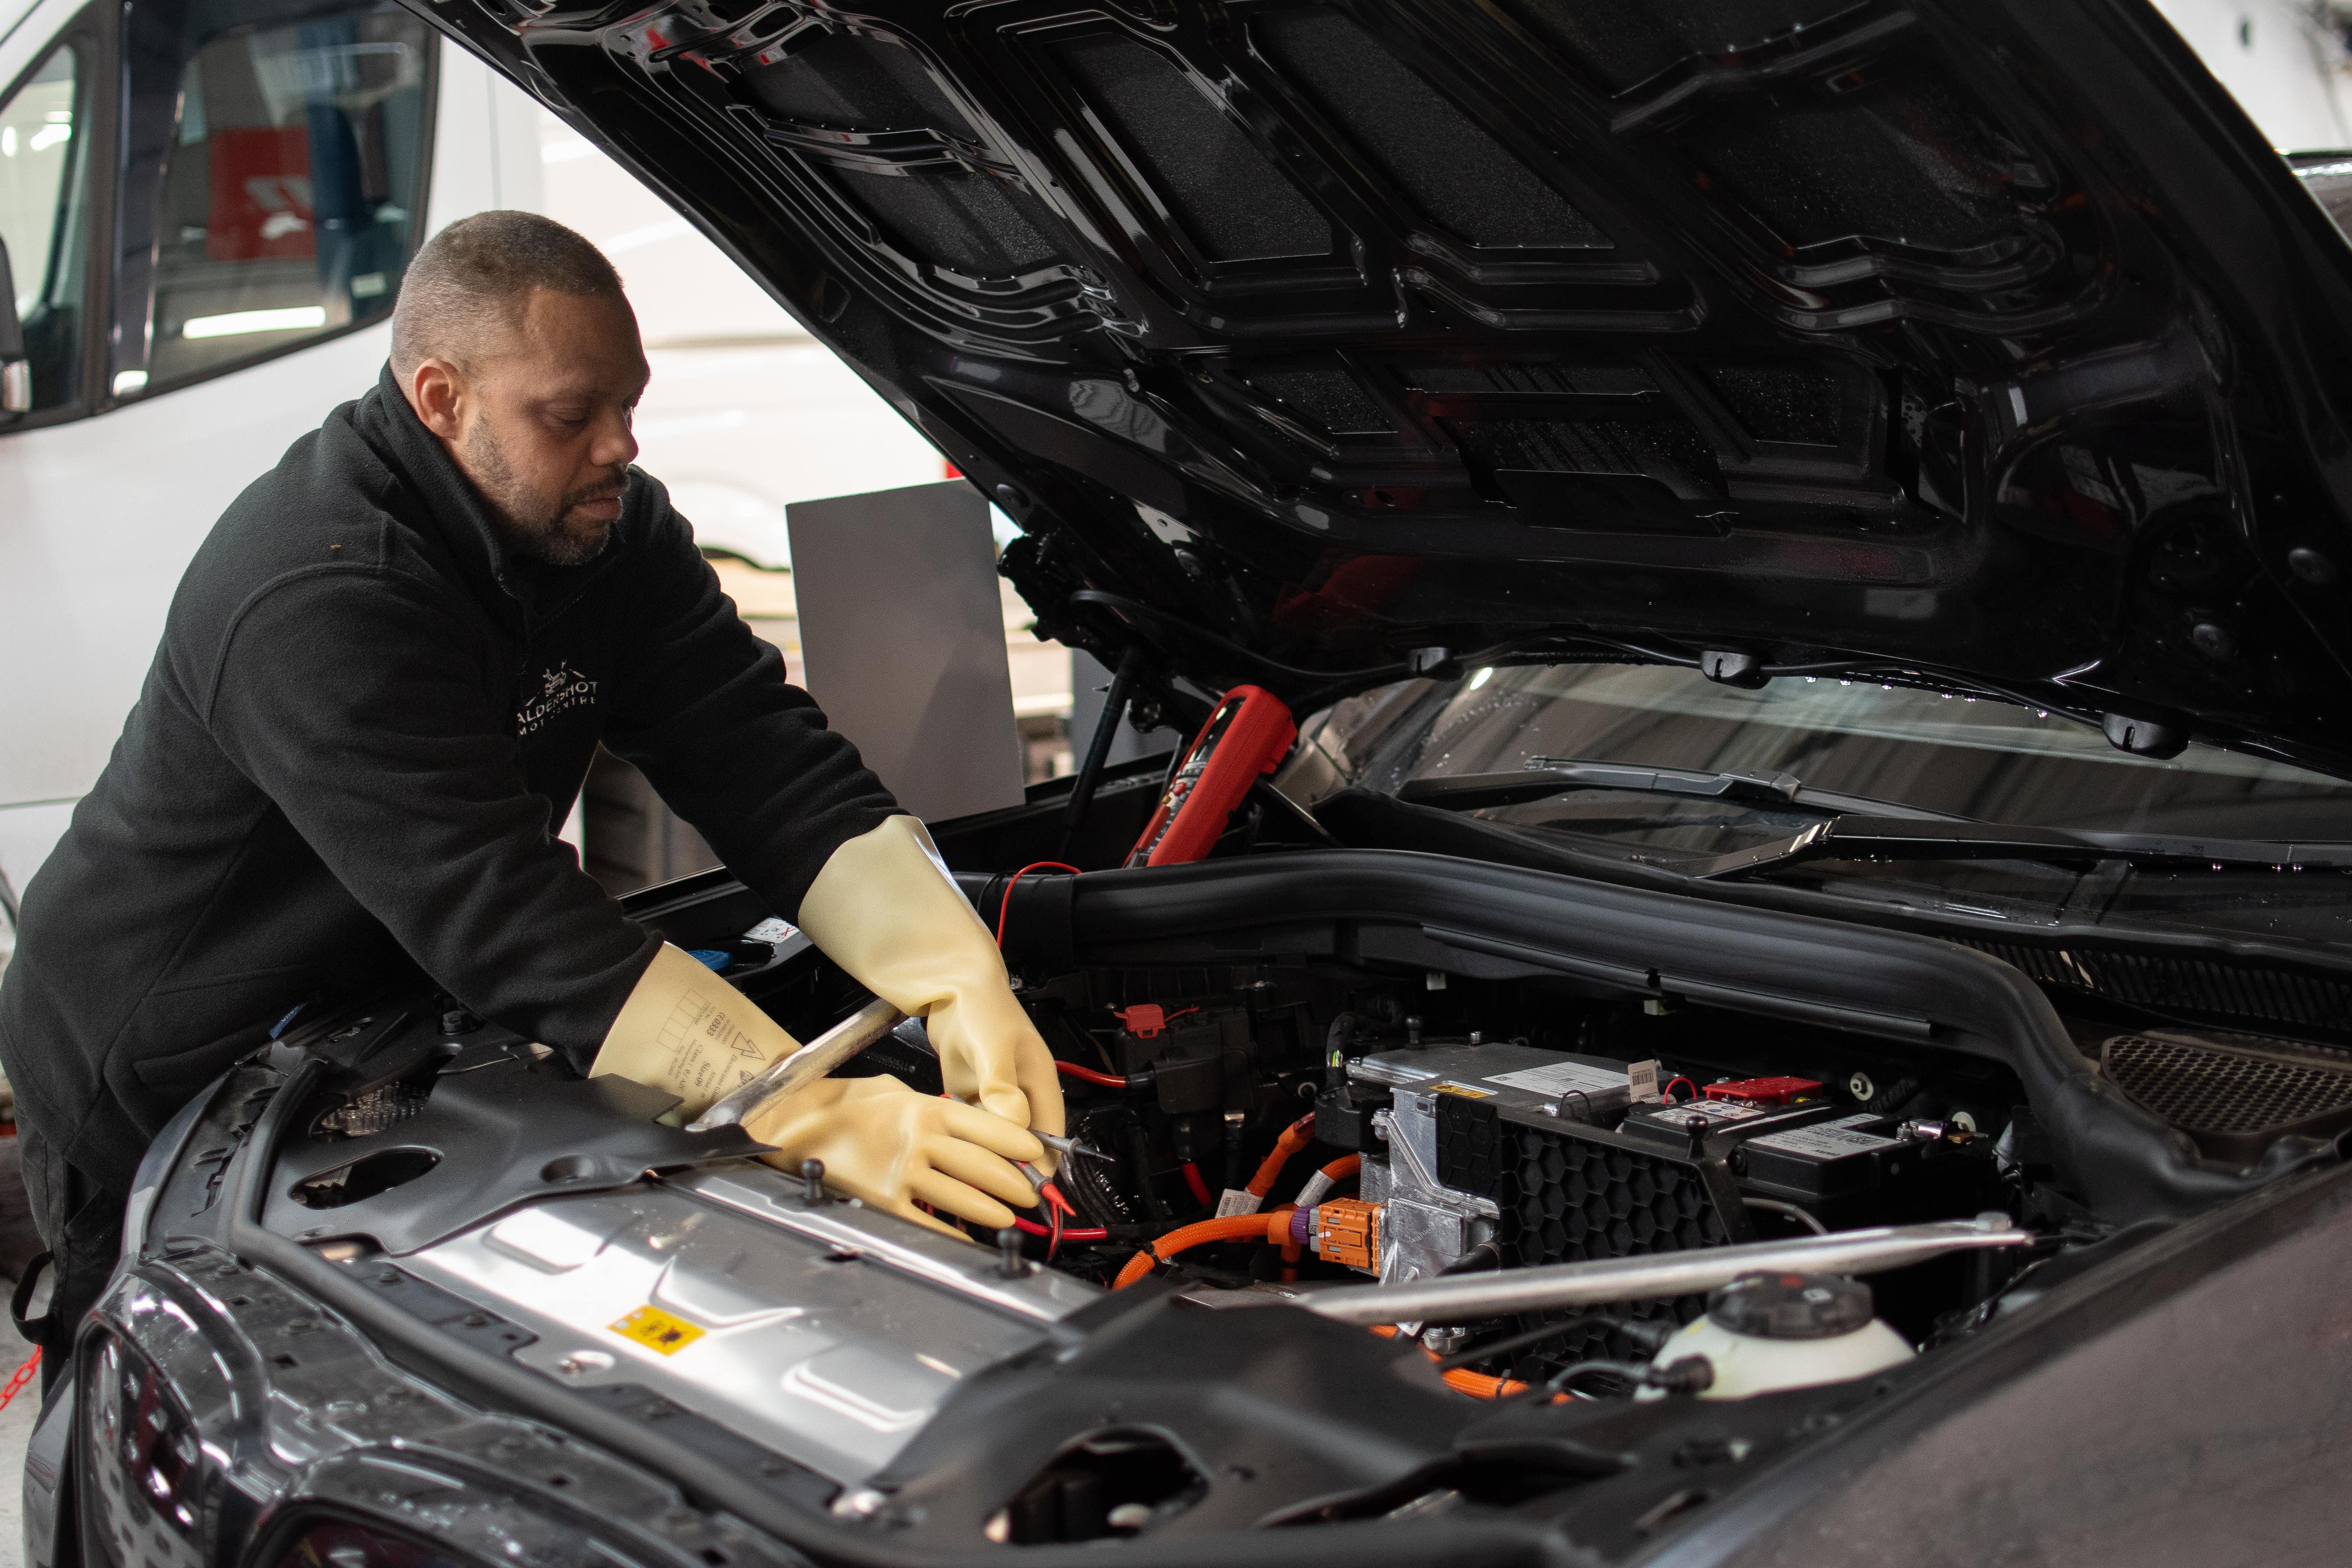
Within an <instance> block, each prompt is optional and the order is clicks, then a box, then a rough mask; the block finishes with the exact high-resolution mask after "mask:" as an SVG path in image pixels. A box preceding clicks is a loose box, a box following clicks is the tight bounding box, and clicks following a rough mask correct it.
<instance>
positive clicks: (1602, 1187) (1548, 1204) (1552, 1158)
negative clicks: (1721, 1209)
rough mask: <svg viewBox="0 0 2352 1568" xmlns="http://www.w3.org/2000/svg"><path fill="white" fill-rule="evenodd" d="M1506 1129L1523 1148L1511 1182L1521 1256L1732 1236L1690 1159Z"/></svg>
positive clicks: (1601, 1253)
mask: <svg viewBox="0 0 2352 1568" xmlns="http://www.w3.org/2000/svg"><path fill="white" fill-rule="evenodd" d="M1505 1131H1507V1133H1508V1134H1510V1135H1511V1136H1509V1138H1508V1139H1507V1142H1510V1143H1511V1144H1514V1145H1516V1152H1517V1162H1516V1167H1515V1168H1514V1169H1513V1170H1512V1171H1511V1172H1510V1173H1509V1179H1508V1181H1507V1184H1506V1185H1507V1187H1508V1188H1509V1189H1511V1198H1510V1203H1509V1205H1508V1206H1509V1207H1510V1208H1512V1209H1514V1210H1516V1211H1517V1220H1518V1225H1517V1233H1518V1234H1517V1236H1516V1237H1513V1238H1512V1241H1511V1246H1512V1247H1514V1248H1515V1249H1516V1251H1517V1261H1518V1262H1520V1263H1527V1264H1532V1263H1566V1262H1575V1261H1579V1260H1581V1259H1584V1258H1634V1257H1640V1256H1642V1255H1643V1254H1646V1253H1653V1252H1680V1251H1682V1250H1684V1249H1685V1248H1686V1247H1720V1246H1722V1245H1723V1244H1724V1243H1725V1242H1727V1241H1728V1240H1729V1239H1730V1238H1729V1237H1727V1236H1726V1235H1725V1234H1724V1229H1723V1222H1722V1220H1721V1219H1720V1218H1718V1217H1717V1215H1716V1212H1715V1204H1714V1201H1713V1200H1712V1199H1711V1198H1710V1197H1709V1196H1708V1195H1707V1191H1706V1186H1705V1185H1704V1184H1702V1183H1701V1182H1700V1180H1699V1177H1698V1173H1697V1172H1696V1171H1695V1170H1693V1169H1691V1168H1690V1167H1688V1166H1686V1165H1676V1164H1674V1163H1671V1162H1669V1161H1665V1160H1662V1159H1658V1158H1656V1157H1654V1156H1653V1155H1648V1154H1637V1153H1634V1152H1632V1151H1630V1150H1625V1149H1612V1148H1610V1147H1608V1146H1607V1145H1605V1144H1601V1143H1588V1142H1584V1141H1582V1140H1581V1139H1577V1138H1568V1137H1561V1136H1559V1135H1558V1134H1556V1133H1549V1132H1543V1131H1538V1130H1536V1129H1534V1128H1522V1127H1507V1128H1506V1130H1505ZM1496 1202H1497V1203H1502V1202H1504V1199H1503V1198H1502V1197H1501V1196H1500V1195H1497V1196H1496Z"/></svg>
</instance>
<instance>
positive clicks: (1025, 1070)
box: [800, 816, 1064, 1224]
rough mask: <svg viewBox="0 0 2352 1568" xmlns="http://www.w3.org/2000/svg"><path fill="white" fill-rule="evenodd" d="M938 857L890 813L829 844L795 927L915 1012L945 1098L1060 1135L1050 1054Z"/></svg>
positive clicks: (912, 824) (1058, 1090) (1058, 1089)
mask: <svg viewBox="0 0 2352 1568" xmlns="http://www.w3.org/2000/svg"><path fill="white" fill-rule="evenodd" d="M937 853H938V852H937V851H936V850H935V849H933V848H932V847H931V838H930V835H929V834H928V833H926V832H924V831H923V825H922V824H921V823H920V822H918V821H917V820H916V819H915V818H913V817H911V816H894V817H891V818H890V819H889V820H887V821H886V822H885V823H883V824H882V826H879V827H877V828H875V829H874V830H873V831H872V832H870V833H865V834H861V835H859V836H858V837H856V838H853V839H851V840H850V841H849V842H848V843H846V844H844V845H843V846H842V847H840V848H838V849H836V850H835V851H834V852H833V856H832V858H830V859H828V860H826V861H825V863H824V870H822V871H820V872H818V873H817V879H816V881H815V883H814V885H812V886H811V887H810V889H809V890H808V896H807V897H806V898H805V899H803V900H802V901H801V909H800V927H801V929H802V930H803V931H806V932H807V933H808V935H809V940H810V941H812V942H815V943H816V944H817V946H819V947H821V948H823V949H824V952H825V955H826V956H827V957H829V958H831V959H832V960H833V961H834V962H835V963H838V964H839V965H841V967H842V968H844V969H845V970H847V971H848V972H849V973H851V974H852V975H854V976H856V978H857V980H858V981H859V982H860V983H862V984H865V985H866V988H867V989H869V990H871V991H872V992H873V993H874V994H876V995H877V996H879V997H881V998H883V999H884V1000H886V1001H887V1002H888V1003H890V1005H893V1006H895V1007H897V1008H898V1010H899V1011H900V1012H902V1013H905V1014H907V1015H908V1016H910V1017H917V1018H920V1019H922V1020H923V1027H924V1030H925V1032H926V1033H927V1034H929V1037H930V1041H931V1046H932V1048H933V1049H935V1050H937V1051H938V1052H939V1053H940V1073H941V1075H942V1076H943V1078H944V1079H945V1081H946V1085H947V1091H948V1092H949V1093H950V1094H951V1095H954V1096H955V1097H956V1098H957V1099H959V1100H965V1101H968V1102H970V1103H972V1104H976V1105H978V1106H980V1107H981V1108H982V1109H983V1110H989V1111H992V1112H994V1113H995V1114H996V1115H998V1116H1001V1117H1003V1119H1004V1120H1005V1121H1010V1122H1012V1123H1013V1125H1014V1126H1015V1127H1022V1128H1030V1127H1034V1128H1037V1129H1039V1130H1040V1131H1046V1132H1060V1131H1063V1130H1064V1127H1063V1117H1062V1084H1061V1079H1060V1078H1059V1077H1058V1076H1056V1074H1055V1068H1054V1054H1053V1052H1051V1051H1049V1050H1047V1049H1046V1048H1045V1041H1044V1040H1043V1039H1040V1038H1039V1037H1038V1035H1037V1031H1036V1029H1035V1027H1034V1026H1032V1025H1031V1024H1030V1022H1029V1015H1028V1014H1027V1013H1026V1012H1024V1011H1023V1009H1022V1006H1021V1004H1020V1003H1019V1002H1016V1001H1015V1000H1013V987H1012V985H1011V984H1010V982H1009V981H1008V980H1007V979H1006V977H1005V973H1004V960H1003V956H1002V955H1001V954H999V953H998V952H997V951H996V941H995V939H994V938H993V937H992V936H990V935H989V933H988V928H987V927H986V926H984V925H982V924H981V922H980V917H979V916H978V915H976V914H974V913H972V909H971V905H970V904H969V903H967V902H965V901H964V897H963V894H962V893H961V892H959V891H957V889H956V885H955V882H954V881H953V879H950V877H949V876H948V874H947V872H946V870H945V869H944V868H942V867H941V866H940V863H939V861H938V860H937V859H935V858H934V857H935V855H936V854H937ZM1038 1158H1039V1159H1040V1163H1041V1164H1042V1166H1043V1168H1045V1169H1047V1170H1050V1169H1052V1162H1051V1159H1050V1157H1045V1156H1043V1155H1041V1156H1039V1157H1038ZM957 1212H959V1213H961V1212H962V1211H961V1210H959V1211H957ZM984 1223H988V1224H997V1223H1000V1222H997V1221H993V1220H992V1221H987V1222H984Z"/></svg>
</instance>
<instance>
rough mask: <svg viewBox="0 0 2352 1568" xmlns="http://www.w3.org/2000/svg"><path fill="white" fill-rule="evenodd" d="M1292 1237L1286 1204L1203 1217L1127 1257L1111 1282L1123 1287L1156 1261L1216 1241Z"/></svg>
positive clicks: (1145, 1272) (1115, 1285) (1132, 1281)
mask: <svg viewBox="0 0 2352 1568" xmlns="http://www.w3.org/2000/svg"><path fill="white" fill-rule="evenodd" d="M1289 1237H1290V1210H1289V1208H1288V1207H1287V1206H1285V1207H1282V1208H1278V1209H1276V1210H1275V1211H1274V1212H1273V1213H1272V1214H1237V1215H1228V1216H1227V1217H1225V1218H1223V1219H1204V1220H1200V1221H1198V1222H1196V1223H1194V1224H1192V1225H1188V1226H1182V1227H1181V1228H1180V1229H1177V1230H1171V1231H1170V1232H1169V1233H1168V1234H1167V1235H1166V1236H1163V1237H1160V1239H1159V1240H1158V1241H1155V1242H1153V1243H1152V1244H1151V1245H1150V1247H1146V1248H1144V1249H1143V1250H1142V1251H1141V1252H1139V1253H1137V1254H1136V1255H1135V1256H1134V1257H1132V1258H1129V1259H1128V1260H1127V1267H1126V1268H1122V1269H1120V1270H1119V1271H1118V1279H1117V1280H1116V1281H1114V1282H1113V1283H1112V1285H1111V1289H1114V1290H1124V1289H1127V1288H1128V1287H1129V1285H1132V1284H1134V1283H1135V1282H1136V1281H1137V1280H1139V1279H1142V1278H1143V1277H1144V1276H1145V1275H1147V1274H1149V1273H1150V1272H1151V1266H1152V1264H1153V1263H1155V1262H1159V1263H1165V1262H1167V1261H1168V1260H1169V1259H1170V1258H1173V1257H1175V1256H1176V1255H1177V1254H1178V1253H1180V1252H1182V1251H1183V1250H1185V1249H1186V1248H1187V1247H1205V1246H1207V1245H1208V1244H1209V1243H1210V1242H1213V1241H1274V1242H1279V1241H1286V1240H1288V1239H1289Z"/></svg>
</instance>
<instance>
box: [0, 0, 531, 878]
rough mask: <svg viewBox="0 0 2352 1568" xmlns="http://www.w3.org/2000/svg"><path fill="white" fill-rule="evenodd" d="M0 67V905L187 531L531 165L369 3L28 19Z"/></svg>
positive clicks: (205, 521)
mask: <svg viewBox="0 0 2352 1568" xmlns="http://www.w3.org/2000/svg"><path fill="white" fill-rule="evenodd" d="M0 72H5V73H6V74H5V75H0V84H5V85H0V238H5V241H6V244H7V246H8V251H9V255H10V257H11V258H12V261H13V263H14V269H15V275H16V293H17V297H18V300H19V303H20V305H21V306H23V307H24V308H25V314H26V326H27V339H28V349H30V350H32V352H34V353H35V357H36V363H35V365H34V400H33V401H34V406H33V408H32V409H31V410H30V411H29V412H27V413H26V414H24V415H22V416H15V417H11V416H5V415H0V875H4V876H5V878H6V879H7V882H8V883H9V884H11V885H13V887H14V888H16V889H21V888H22V887H23V886H24V885H25V882H26V879H28V878H29V877H30V875H31V873H32V871H33V869H34V868H35V867H36V866H37V865H38V864H39V862H40V860H41V859H42V858H46V856H47V852H48V849H49V847H50V846H51V845H52V844H54V843H55V841H56V839H57V837H58V834H59V833H61V832H62V831H63V830H64V827H65V824H66V821H67V818H68V815H69V813H70V811H71V808H72V805H73V802H74V801H75V800H76V799H78V798H79V796H80V795H82V794H83V793H84V792H86V791H87V790H88V789H89V786H90V784H91V783H92V782H93V781H94V780H95V779H96V778H97V776H98V773H99V770H100V768H101V767H102V766H103V765H104V764H105V762H106V758H107V755H108V753H109V752H110V750H111V748H112V746H113V744H114V741H115V738H116V737H117V736H118V735H119V734H120V733H121V728H122V721H123V718H124V716H125V714H127V713H128V712H129V710H130V709H131V704H132V702H133V701H134V700H136V698H137V696H138V693H139V686H140V682H141V680H142V679H143V677H144V676H145V673H146V670H147V667H148V664H149V662H150V660H151V658H152V656H153V652H154V647H155V644H156V641H157V638H158V637H160V636H161V633H162V630H163V615H164V612H165V609H166V608H167V606H168V605H169V604H170V601H171V595H172V591H173V587H174V586H175V584H177V583H178V581H179V576H180V574H181V572H182V570H183V569H184V567H185V566H186V564H187V562H188V558H189V556H190V555H191V554H192V553H193V552H194V550H195V547H196V545H197V543H198V542H200V541H202V539H203V538H204V536H205V531H207V530H208V529H210V527H211V526H212V523H213V521H214V519H215V517H216V516H218V514H219V513H220V511H221V510H222V508H224V507H225V506H226V505H227V503H228V502H229V501H230V500H233V499H234V498H235V497H236V493H237V492H238V491H239V490H241V489H244V488H245V486H246V485H247V484H248V483H250V482H251V481H252V480H253V479H255V478H257V476H259V475H260V474H261V473H263V472H264V471H265V470H267V469H268V468H270V467H271V465H273V464H274V463H276V462H277V460H278V457H279V455H280V454H281V453H282V452H283V451H284V450H285V448H286V447H287V446H288V445H289V443H290V442H292V441H293V440H294V439H295V438H296V437H299V436H300V435H301V434H302V433H303V432H304V431H306V430H309V429H311V428H313V427H315V426H317V425H318V424H319V422H320V420H321V419H322V418H324V417H325V416H326V414H327V413H328V411H329V410H330V409H331V408H332V407H334V405H337V404H339V403H341V402H344V401H346V400H348V399H350V398H352V397H356V396H358V395H360V394H361V393H362V392H365V391H366V390H367V389H368V387H369V386H370V385H371V384H373V381H374V379H375V376H376V373H377V371H378V368H379V367H380V366H381V365H382V364H383V359H384V355H385V353H386V350H387V347H388V344H389V341H390V327H389V321H390V317H391V312H392V306H393V301H394V298H395V297H396V294H397V291H398V288H399V283H400V278H401V274H402V271H403V269H404V268H405V266H406V264H407V261H408V258H409V257H410V256H412V255H414V254H415V249H416V247H417V246H418V245H419V244H421V243H422V242H423V240H424V238H425V235H426V234H427V233H429V232H430V228H429V227H428V224H430V225H436V226H437V225H439V224H443V223H446V222H448V221H449V220H450V219H452V218H455V217H459V216H464V215H465V214H467V213H469V212H476V211H480V210H482V209H484V208H487V207H491V206H496V205H499V203H500V198H501V197H502V196H504V197H505V198H506V199H507V200H508V201H509V202H511V203H513V204H514V205H530V206H535V205H537V195H538V184H537V175H538V166H537V138H536V126H535V115H536V110H535V108H534V106H532V105H531V103H530V100H528V99H526V98H524V97H523V96H522V95H521V94H520V92H518V91H516V90H515V89H513V88H512V87H510V86H509V85H508V84H506V83H505V82H504V81H503V80H502V79H499V78H497V77H495V76H494V75H493V74H492V73H490V72H489V71H488V68H485V67H484V66H482V65H481V64H480V63H479V62H478V61H476V60H474V59H473V58H471V57H469V56H467V55H464V54H463V53H461V52H460V51H457V50H454V49H449V50H444V49H442V48H441V47H439V43H438V38H437V37H436V34H435V33H434V32H433V30H432V29H431V28H430V27H428V26H425V25H424V24H423V23H422V22H420V21H419V20H417V18H416V17H415V16H414V15H413V14H411V13H410V12H408V11H406V10H404V9H403V8H401V7H400V6H398V5H394V4H390V3H389V0H131V3H130V4H128V5H120V6H116V5H108V4H105V3H103V0H101V3H100V4H96V5H88V6H87V7H86V8H82V9H79V10H73V9H70V8H69V7H68V6H65V5H41V6H39V7H37V9H36V10H35V11H34V13H33V14H32V15H31V16H28V17H27V18H26V20H25V21H24V22H23V23H22V24H20V25H19V26H17V27H16V28H14V29H12V30H11V31H10V32H9V34H8V36H7V37H6V40H5V45H0ZM501 142H505V143H508V144H509V145H508V146H507V147H506V148H504V149H501V146H500V143H501ZM11 146H13V147H14V148H15V149H16V151H14V152H13V153H12V152H10V151H9V148H10V147H11ZM502 151H503V152H504V153H506V155H504V156H501V155H500V153H501V152H502ZM436 153H437V155H436ZM0 914H5V891H0Z"/></svg>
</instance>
